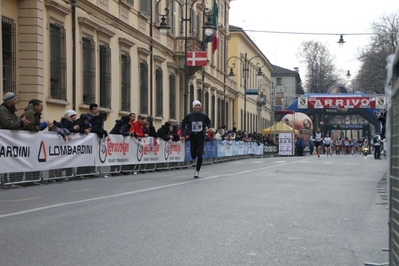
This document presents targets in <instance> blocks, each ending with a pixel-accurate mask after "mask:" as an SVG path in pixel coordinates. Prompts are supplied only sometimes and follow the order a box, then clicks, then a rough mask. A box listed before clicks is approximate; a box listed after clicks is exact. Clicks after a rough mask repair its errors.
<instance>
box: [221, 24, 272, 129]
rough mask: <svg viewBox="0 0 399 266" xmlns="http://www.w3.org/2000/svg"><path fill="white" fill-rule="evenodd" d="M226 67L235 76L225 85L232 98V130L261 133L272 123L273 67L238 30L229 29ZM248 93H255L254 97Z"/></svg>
mask: <svg viewBox="0 0 399 266" xmlns="http://www.w3.org/2000/svg"><path fill="white" fill-rule="evenodd" d="M227 67H228V68H229V71H233V72H234V74H235V76H234V78H233V79H232V80H231V81H229V83H228V88H229V90H230V93H231V94H232V95H235V100H234V107H233V112H234V118H235V124H234V126H235V127H236V128H237V129H242V130H245V131H247V132H258V133H260V132H262V129H264V128H266V127H268V126H270V125H271V121H272V117H271V113H272V103H271V91H272V81H271V72H272V71H273V66H272V64H271V63H270V62H269V60H268V59H267V57H266V56H265V55H264V54H263V53H262V51H261V50H260V49H259V48H258V47H257V46H256V44H255V43H254V42H253V41H252V40H251V38H250V37H249V36H248V35H247V34H246V33H245V31H244V30H243V29H242V28H239V27H235V26H230V41H229V50H228V58H227ZM259 71H261V75H260V76H258V73H259ZM245 89H246V90H247V91H245ZM250 91H252V92H253V91H255V92H256V93H255V95H252V94H249V92H250Z"/></svg>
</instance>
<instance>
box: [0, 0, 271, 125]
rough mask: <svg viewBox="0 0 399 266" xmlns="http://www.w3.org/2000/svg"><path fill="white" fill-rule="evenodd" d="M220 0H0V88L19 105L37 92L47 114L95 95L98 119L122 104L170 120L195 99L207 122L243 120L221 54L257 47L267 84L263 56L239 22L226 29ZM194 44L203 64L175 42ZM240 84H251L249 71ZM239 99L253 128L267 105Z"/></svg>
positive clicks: (237, 89)
mask: <svg viewBox="0 0 399 266" xmlns="http://www.w3.org/2000/svg"><path fill="white" fill-rule="evenodd" d="M230 1H231V0H207V1H199V0H198V1H196V0H182V1H176V0H175V1H167V0H160V1H157V0H70V1H63V0H37V1H31V0H0V3H1V5H0V6H1V7H0V8H1V10H0V11H1V14H2V35H1V36H2V42H1V45H2V47H1V49H2V52H3V56H2V58H1V59H0V60H2V65H3V71H2V73H0V74H1V75H2V79H3V83H2V88H1V92H2V94H4V93H6V92H9V91H11V92H15V93H16V94H17V95H18V98H19V99H20V102H19V103H18V109H19V110H20V112H22V109H23V108H24V107H25V106H26V105H27V103H28V101H29V100H31V99H34V98H36V99H40V100H42V101H43V102H44V108H45V109H44V112H43V113H44V118H45V119H49V120H59V119H60V118H61V117H62V116H63V114H64V113H65V111H66V110H68V109H74V110H75V111H76V112H77V113H78V114H81V113H87V112H88V111H89V110H88V109H89V105H90V104H91V103H97V104H98V105H99V107H100V109H101V110H105V111H107V112H109V114H110V115H109V119H108V121H107V122H106V128H107V129H111V128H112V126H113V124H114V121H115V120H116V119H119V118H120V116H121V115H127V114H129V113H131V112H134V113H136V114H144V115H152V116H153V117H154V124H155V127H159V126H160V125H161V124H163V123H164V122H166V121H171V122H180V121H181V120H182V119H183V117H184V115H185V114H186V113H187V112H189V111H191V109H192V107H191V103H192V101H193V100H200V101H201V102H202V103H203V110H204V111H205V112H206V113H208V115H209V116H210V118H211V120H212V123H213V124H214V126H215V127H218V126H220V125H227V126H228V127H229V128H232V127H233V126H235V127H237V128H238V129H239V128H243V127H244V125H243V105H244V99H245V98H246V97H245V94H244V91H243V88H242V82H241V81H240V80H242V78H240V77H239V76H238V77H237V78H236V79H235V80H234V81H233V82H232V81H230V80H229V79H228V70H229V69H228V68H227V67H226V60H227V58H228V57H229V56H231V55H233V54H235V55H239V56H242V55H243V54H244V53H245V52H247V53H248V54H249V55H251V56H254V55H259V56H261V57H262V58H263V59H264V60H265V61H267V63H266V64H265V66H264V67H263V68H262V70H263V73H264V76H263V80H262V81H261V82H262V83H267V84H268V86H270V85H271V74H270V73H271V70H272V66H271V64H270V63H269V62H268V60H267V58H266V57H265V56H264V55H263V54H262V53H261V52H260V50H259V49H258V48H257V47H256V45H255V44H254V43H253V42H252V41H251V40H250V38H249V37H248V36H247V35H246V34H245V33H244V32H243V31H242V30H241V32H236V31H235V30H233V31H232V30H231V29H230V27H229V9H230ZM216 10H217V12H215V11H216ZM215 14H217V15H215ZM208 16H210V17H212V18H213V21H217V23H214V25H215V26H217V33H216V34H215V36H217V37H218V47H217V49H216V50H215V51H214V52H213V51H212V50H214V49H213V48H212V43H211V42H205V41H204V40H205V35H204V30H203V28H202V27H203V25H204V23H205V22H206V21H207V20H206V19H207V17H208ZM162 18H165V21H166V23H167V24H168V26H169V27H170V30H169V32H168V34H166V35H162V34H161V31H160V29H159V25H160V21H161V20H162ZM215 18H216V20H215ZM185 41H187V46H185ZM202 49H204V50H205V51H207V58H208V63H207V65H206V66H204V67H187V66H186V65H185V58H186V53H185V52H186V51H198V50H202ZM251 67H252V68H253V66H251ZM252 70H253V69H251V72H250V73H253V72H252ZM248 84H250V86H251V88H256V86H257V84H255V83H254V81H253V78H252V77H249V78H248ZM258 85H260V84H258ZM264 88H266V89H265V91H264V92H263V93H264V94H265V95H266V101H268V102H269V101H270V100H269V99H270V90H269V89H267V88H268V87H267V86H264ZM262 99H264V98H262ZM246 103H247V104H248V105H247V114H246V116H247V117H248V122H247V125H248V129H251V131H258V132H260V131H261V130H260V128H263V127H265V126H267V124H268V123H269V122H268V121H270V112H271V106H269V105H268V104H265V105H260V104H259V101H258V100H257V98H256V97H255V98H254V99H252V98H251V97H247V98H246Z"/></svg>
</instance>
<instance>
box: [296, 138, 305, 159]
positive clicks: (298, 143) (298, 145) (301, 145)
mask: <svg viewBox="0 0 399 266" xmlns="http://www.w3.org/2000/svg"><path fill="white" fill-rule="evenodd" d="M295 145H296V148H297V149H298V156H303V149H305V141H304V140H303V138H302V137H301V136H298V138H297V140H296V144H295Z"/></svg>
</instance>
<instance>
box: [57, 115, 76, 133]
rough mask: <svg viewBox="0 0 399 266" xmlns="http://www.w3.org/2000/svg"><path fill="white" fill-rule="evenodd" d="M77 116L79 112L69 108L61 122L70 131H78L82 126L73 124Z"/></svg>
mask: <svg viewBox="0 0 399 266" xmlns="http://www.w3.org/2000/svg"><path fill="white" fill-rule="evenodd" d="M76 118H77V114H76V112H75V111H74V110H67V111H65V114H64V116H63V117H62V118H61V124H62V125H63V126H64V128H66V129H68V131H69V132H71V133H78V132H79V130H80V127H79V126H78V125H74V124H73V123H74V122H75V120H76Z"/></svg>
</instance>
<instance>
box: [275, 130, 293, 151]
mask: <svg viewBox="0 0 399 266" xmlns="http://www.w3.org/2000/svg"><path fill="white" fill-rule="evenodd" d="M294 140H295V139H294V134H292V133H280V134H278V144H279V146H278V154H279V155H294V149H293V143H294Z"/></svg>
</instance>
